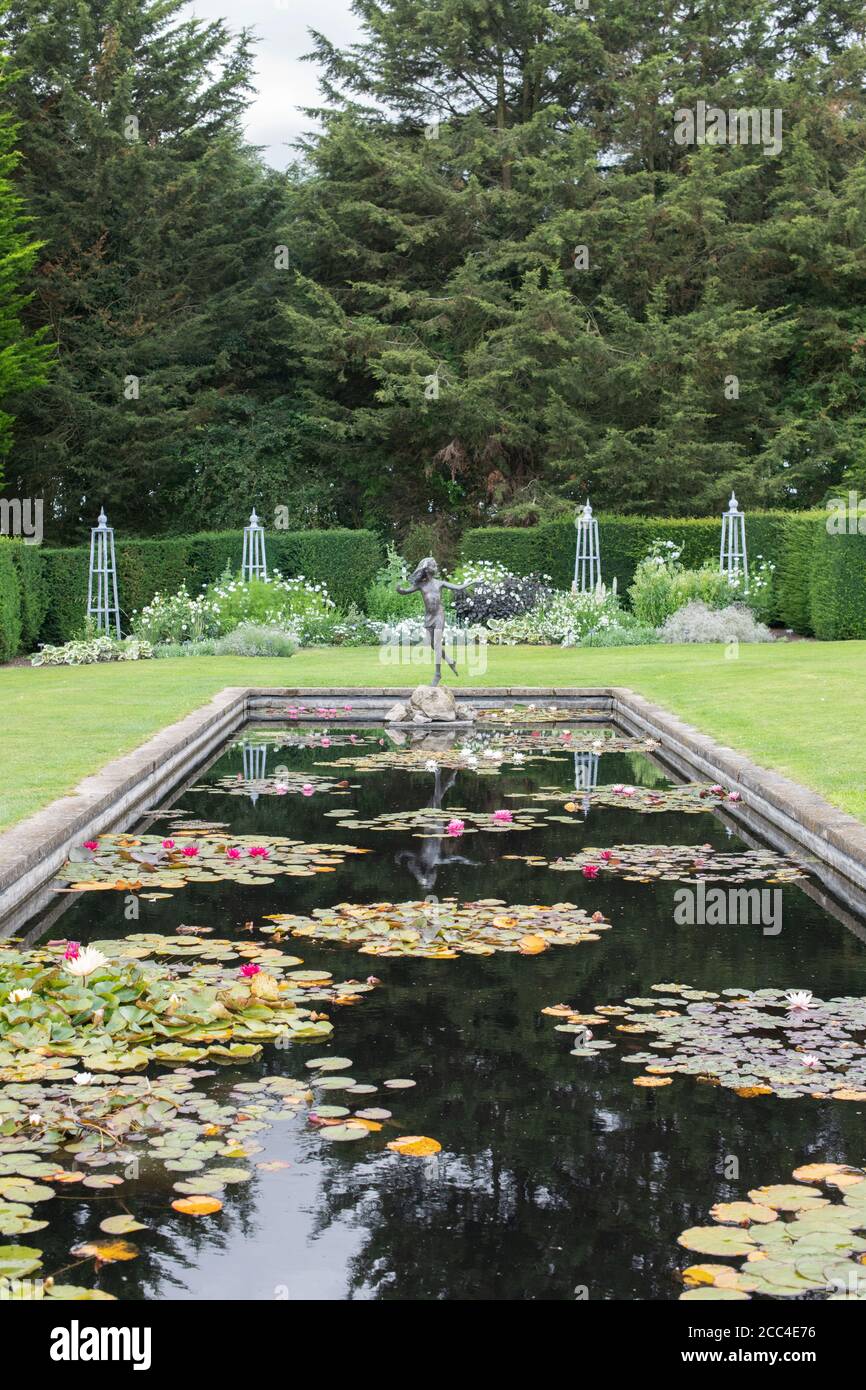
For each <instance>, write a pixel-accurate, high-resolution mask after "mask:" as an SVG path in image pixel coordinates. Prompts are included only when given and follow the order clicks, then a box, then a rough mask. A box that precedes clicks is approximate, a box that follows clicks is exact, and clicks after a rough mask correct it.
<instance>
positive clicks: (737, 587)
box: [729, 555, 776, 623]
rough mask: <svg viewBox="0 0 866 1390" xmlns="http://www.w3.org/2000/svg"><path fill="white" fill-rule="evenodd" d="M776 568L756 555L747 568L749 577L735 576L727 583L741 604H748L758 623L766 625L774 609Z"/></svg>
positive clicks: (771, 562) (761, 556)
mask: <svg viewBox="0 0 866 1390" xmlns="http://www.w3.org/2000/svg"><path fill="white" fill-rule="evenodd" d="M775 573H776V566H775V565H774V564H773V561H772V560H765V559H764V556H763V555H756V556H755V559H754V561H753V563H752V564H751V565H750V566H749V577H748V579H746V577H745V575H743V574H735V575H733V576H732V577H731V579H730V580H729V583H730V585H731V587H732V589H733V590H734V592H735V594H736V595H737V596H738V598H739V600H740V602H741V603H746V604H748V606H749V608H751V610H752V612H753V613H754V615H755V617H756V618H757V620H758V622H762V623H766V622H768V621H769V620H770V618H772V616H773V610H774V607H775V587H774V583H773V580H774V576H775Z"/></svg>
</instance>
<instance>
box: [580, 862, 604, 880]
mask: <svg viewBox="0 0 866 1390" xmlns="http://www.w3.org/2000/svg"><path fill="white" fill-rule="evenodd" d="M600 872H601V870H600V869H599V867H598V865H597V864H584V866H583V869H582V873H583V876H584V878H598V876H599V873H600Z"/></svg>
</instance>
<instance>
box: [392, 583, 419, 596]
mask: <svg viewBox="0 0 866 1390" xmlns="http://www.w3.org/2000/svg"><path fill="white" fill-rule="evenodd" d="M394 587H395V589H396V590H397V593H398V594H417V592H418V586H417V585H416V584H410V585H409V588H408V589H404V588H403V586H402V584H395V586H394Z"/></svg>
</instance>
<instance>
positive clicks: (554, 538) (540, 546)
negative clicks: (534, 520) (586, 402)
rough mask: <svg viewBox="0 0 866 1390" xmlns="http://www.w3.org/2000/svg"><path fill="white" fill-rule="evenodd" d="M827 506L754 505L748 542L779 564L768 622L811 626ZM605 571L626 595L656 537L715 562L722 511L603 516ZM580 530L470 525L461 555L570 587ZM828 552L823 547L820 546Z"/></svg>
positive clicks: (757, 554) (550, 525)
mask: <svg viewBox="0 0 866 1390" xmlns="http://www.w3.org/2000/svg"><path fill="white" fill-rule="evenodd" d="M824 521H825V516H824V513H823V512H799V513H792V512H749V513H748V514H747V516H746V542H747V545H748V550H749V560H750V563H751V565H752V566H753V567H754V566H755V565H756V564H757V562H758V560H759V559H760V558H763V559H765V560H771V561H772V562H773V563H774V564H775V566H776V574H775V580H774V594H773V608H772V613H771V621H778V622H782V623H784V624H785V626H786V627H791V628H794V630H795V631H797V632H803V633H810V632H811V631H812V630H813V629H812V617H811V604H810V576H811V575H812V572H813V564H812V551H813V547H814V545H815V540H816V537H817V536H819V535H820V534H822V533H825V528H824ZM598 539H599V545H600V547H601V570H602V577H603V578H604V580H605V581H606V582H607V583H610V582H611V581H612V580H613V578H614V576H616V579H617V585H618V588H619V592H620V594H621V595H622V597H623V598H624V599H626V601H627V598H626V595H627V592H628V588H629V585H630V584H631V582H632V580H633V579H634V572H635V569H636V568H637V565H638V563H639V562H640V561H641V560H642V559H643V557H644V555H646V553H647V551H648V550H649V548H650V546H651V545H652V543H653V541H654V540H663V541H666V540H672V541H674V542H676V544H677V545H678V546H681V547H682V552H683V553H682V561H683V564H685V565H686V566H688V567H689V568H694V567H696V566H698V565H702V564H704V563H705V562H706V561H712V562H715V561H716V560H717V558H718V554H719V544H720V542H721V517H680V518H675V519H670V518H667V517H664V518H659V517H643V516H599V517H598ZM574 547H575V532H574V524H573V522H572V521H556V522H547V523H545V524H542V525H541V526H532V527H525V528H521V527H498V528H497V527H483V528H478V529H476V530H473V531H467V532H466V535H465V536H464V537H463V545H462V548H461V557H462V558H463V559H465V560H499V561H501V562H502V563H503V564H504V565H507V566H508V568H509V569H510V570H513V571H514V573H516V574H529V573H530V572H531V571H533V570H535V571H541V572H544V573H547V574H549V575H551V576H552V577H553V580H554V582H555V583H556V584H557V586H559V587H561V588H566V587H567V586H568V585H569V584H570V583H571V580H572V576H573V574H574ZM822 553H823V552H822Z"/></svg>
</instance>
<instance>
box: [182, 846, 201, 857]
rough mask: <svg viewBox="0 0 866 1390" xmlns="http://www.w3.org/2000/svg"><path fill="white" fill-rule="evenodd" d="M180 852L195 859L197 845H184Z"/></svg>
mask: <svg viewBox="0 0 866 1390" xmlns="http://www.w3.org/2000/svg"><path fill="white" fill-rule="evenodd" d="M181 853H182V854H184V855H185V856H186V858H187V859H195V857H196V855H197V854H198V845H184V847H183V849H182V851H181Z"/></svg>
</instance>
